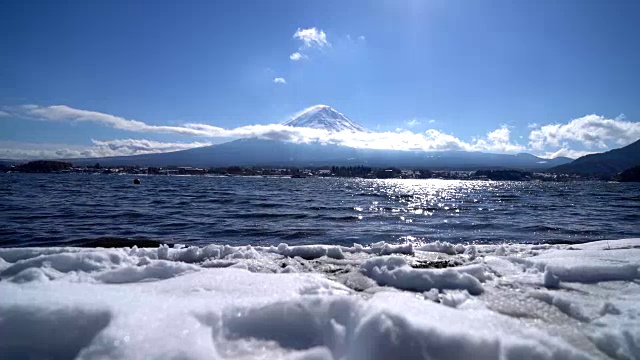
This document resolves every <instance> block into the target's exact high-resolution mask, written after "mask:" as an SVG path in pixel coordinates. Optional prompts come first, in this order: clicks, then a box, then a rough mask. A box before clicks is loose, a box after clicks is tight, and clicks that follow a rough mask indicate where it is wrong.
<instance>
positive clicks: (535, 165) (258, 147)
mask: <svg viewBox="0 0 640 360" xmlns="http://www.w3.org/2000/svg"><path fill="white" fill-rule="evenodd" d="M282 125H286V126H292V127H304V128H313V129H322V130H326V131H329V132H340V131H350V132H352V133H362V132H370V131H369V130H367V129H366V128H365V127H363V126H361V125H359V124H358V123H356V122H355V121H353V120H351V119H349V118H348V117H347V116H345V115H344V114H342V113H340V112H338V111H337V110H335V109H334V108H332V107H330V106H327V105H315V106H311V107H309V108H307V109H305V110H303V111H301V112H300V113H298V114H296V115H295V116H293V117H292V118H291V119H289V120H288V121H285V122H284V123H282ZM68 161H69V162H71V163H73V164H86V165H89V164H95V163H96V162H99V163H100V164H101V165H108V166H109V165H139V166H171V165H175V166H196V167H223V166H266V167H268V166H284V167H286V166H299V167H303V166H309V167H314V166H316V167H319V166H332V165H341V166H344V165H367V166H372V167H390V166H396V167H403V168H429V169H487V168H512V169H530V170H535V169H547V168H550V167H553V166H557V165H562V164H565V163H568V162H570V161H571V159H569V158H556V159H552V160H547V159H543V158H539V157H537V156H534V155H530V154H517V155H511V154H490V153H482V152H465V151H431V152H426V151H401V150H372V149H358V148H352V147H347V146H341V145H334V144H321V143H317V142H312V143H292V142H286V141H279V140H264V139H258V138H245V139H238V140H234V141H230V142H227V143H223V144H218V145H211V146H205V147H199V148H193V149H189V150H181V151H175V152H168V153H157V154H145V155H133V156H118V157H109V158H98V159H96V158H92V159H69V160H68Z"/></svg>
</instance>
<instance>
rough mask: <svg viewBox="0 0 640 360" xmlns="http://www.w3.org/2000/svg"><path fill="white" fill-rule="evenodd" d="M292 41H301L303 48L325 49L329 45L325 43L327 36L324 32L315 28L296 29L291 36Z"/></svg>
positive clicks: (327, 42)
mask: <svg viewBox="0 0 640 360" xmlns="http://www.w3.org/2000/svg"><path fill="white" fill-rule="evenodd" d="M293 38H294V39H298V40H300V41H302V43H303V45H304V47H307V48H311V47H320V48H321V47H325V46H330V45H331V44H330V43H329V41H327V34H325V32H324V31H322V30H318V29H316V28H315V27H312V28H308V29H301V28H298V30H296V32H295V33H294V34H293Z"/></svg>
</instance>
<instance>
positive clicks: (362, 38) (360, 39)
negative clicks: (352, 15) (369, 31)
mask: <svg viewBox="0 0 640 360" xmlns="http://www.w3.org/2000/svg"><path fill="white" fill-rule="evenodd" d="M358 40H359V41H365V40H366V38H365V37H364V35H360V36H358Z"/></svg>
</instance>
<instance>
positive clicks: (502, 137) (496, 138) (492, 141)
mask: <svg viewBox="0 0 640 360" xmlns="http://www.w3.org/2000/svg"><path fill="white" fill-rule="evenodd" d="M474 147H475V148H476V149H477V150H486V151H497V152H519V151H524V150H525V149H526V148H525V147H524V146H522V145H520V144H517V143H512V142H511V131H510V130H509V128H507V127H506V126H504V125H503V126H502V127H500V128H499V129H496V130H493V131H490V132H488V133H487V135H486V137H485V138H481V139H476V140H475V143H474Z"/></svg>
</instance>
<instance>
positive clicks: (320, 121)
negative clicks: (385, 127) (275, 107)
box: [284, 105, 369, 132]
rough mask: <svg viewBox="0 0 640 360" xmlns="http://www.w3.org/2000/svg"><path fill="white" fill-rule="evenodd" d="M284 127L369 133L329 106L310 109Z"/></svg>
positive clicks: (300, 113)
mask: <svg viewBox="0 0 640 360" xmlns="http://www.w3.org/2000/svg"><path fill="white" fill-rule="evenodd" d="M284 125H288V126H295V127H307V128H314V129H323V130H328V131H344V130H349V131H357V132H368V131H369V130H367V129H365V128H364V127H362V126H361V125H359V124H357V123H356V122H354V121H353V120H351V119H349V118H348V117H346V116H345V115H344V114H342V113H340V112H338V111H337V110H336V109H334V108H332V107H331V106H328V105H314V106H311V107H308V108H306V109H304V110H302V111H301V112H299V113H298V114H296V115H295V116H294V117H292V118H291V119H290V120H288V121H286V122H285V123H284Z"/></svg>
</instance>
